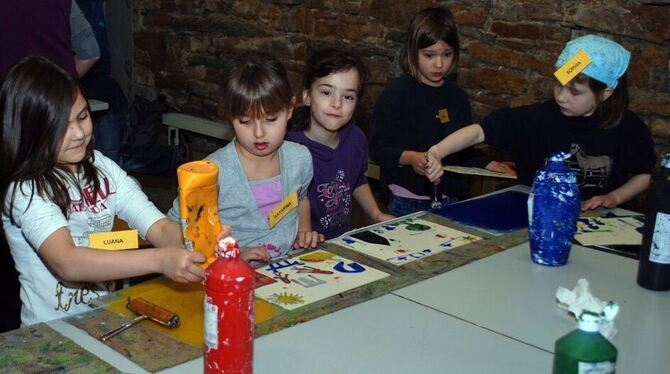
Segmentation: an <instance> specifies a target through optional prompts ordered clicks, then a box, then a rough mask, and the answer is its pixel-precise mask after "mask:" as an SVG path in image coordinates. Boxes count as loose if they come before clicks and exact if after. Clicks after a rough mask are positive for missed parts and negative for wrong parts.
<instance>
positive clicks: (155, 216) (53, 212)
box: [2, 151, 165, 325]
mask: <svg viewBox="0 0 670 374" xmlns="http://www.w3.org/2000/svg"><path fill="white" fill-rule="evenodd" d="M95 166H96V167H97V168H98V170H99V172H100V173H99V179H100V192H99V194H98V199H97V201H96V202H95V203H93V202H92V201H93V199H92V196H91V193H92V187H91V186H82V187H83V188H82V191H83V194H84V196H83V198H82V196H79V194H78V193H77V191H76V190H75V189H74V188H72V189H70V198H71V199H72V202H71V205H70V217H65V216H64V215H63V214H62V213H61V210H60V208H59V207H58V206H57V205H56V204H54V203H53V202H51V201H47V200H45V199H43V198H41V197H39V196H37V195H34V196H33V197H32V202H31V203H30V207H29V209H26V208H27V207H28V202H29V198H30V191H31V184H30V183H23V184H22V186H21V187H22V189H21V188H19V189H18V190H17V191H18V192H17V196H16V198H15V200H14V205H13V208H12V212H13V215H14V219H15V221H16V224H12V223H11V222H10V220H9V217H7V216H5V215H4V214H3V215H2V224H3V228H4V230H5V236H6V237H7V242H8V244H9V247H10V250H11V253H12V256H13V257H14V262H15V263H16V269H17V270H18V272H19V280H20V281H21V293H20V295H21V302H22V303H23V306H22V308H21V322H22V324H24V325H32V324H35V323H38V322H45V321H49V320H52V319H57V318H62V317H65V316H69V315H73V314H77V313H81V312H84V311H86V310H89V308H88V306H87V304H88V303H89V302H90V301H91V300H93V299H95V298H98V297H100V296H103V295H105V294H107V293H108V292H109V291H110V289H111V288H110V287H109V286H108V284H68V285H65V284H63V282H61V281H60V280H59V279H58V278H57V276H56V275H55V274H54V273H53V272H52V271H51V270H50V269H49V267H48V266H47V264H45V263H44V262H43V261H42V259H41V258H40V257H39V255H38V252H39V248H40V246H41V245H42V243H44V241H45V240H46V239H47V238H48V237H49V236H50V235H51V234H53V233H54V232H55V231H56V230H58V229H60V228H61V227H67V228H68V229H69V230H70V234H71V235H72V239H73V241H74V243H75V245H77V246H82V247H86V246H88V235H89V234H90V233H91V232H94V231H111V230H112V225H113V224H114V216H115V215H118V216H119V217H121V218H122V219H123V220H125V221H126V222H128V225H129V226H130V227H133V228H136V229H137V230H138V231H139V233H140V235H142V236H143V237H145V236H146V233H147V231H148V230H149V227H151V225H153V224H154V223H155V222H156V221H158V220H160V219H161V218H164V217H165V215H163V213H161V212H160V211H159V210H158V209H157V208H156V207H155V206H154V205H153V204H152V203H151V202H150V201H149V199H148V198H147V196H146V195H145V194H144V193H143V192H142V190H141V189H140V186H139V185H138V184H137V182H136V181H135V180H134V179H133V178H131V177H129V176H128V175H127V174H126V172H125V171H123V170H122V169H121V168H120V167H119V166H118V165H117V164H115V163H114V162H113V161H112V160H110V159H108V158H107V157H105V156H103V155H102V153H100V152H98V151H95ZM12 188H13V184H12V185H10V189H9V191H10V192H11V191H12ZM9 195H10V194H9V193H8V196H7V199H6V200H5V206H7V205H8V203H9V201H10V196H9Z"/></svg>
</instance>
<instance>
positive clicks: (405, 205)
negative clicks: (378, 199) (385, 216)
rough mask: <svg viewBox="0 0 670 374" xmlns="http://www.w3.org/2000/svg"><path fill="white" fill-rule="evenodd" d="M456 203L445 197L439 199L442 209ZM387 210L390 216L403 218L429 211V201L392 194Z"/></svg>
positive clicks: (452, 199)
mask: <svg viewBox="0 0 670 374" xmlns="http://www.w3.org/2000/svg"><path fill="white" fill-rule="evenodd" d="M457 201H458V199H457V198H453V197H445V198H442V199H440V202H441V203H442V207H445V206H447V205H449V204H453V203H455V202H457ZM388 210H389V214H392V215H394V216H396V217H400V216H404V215H407V214H410V213H414V212H418V211H421V210H430V200H418V199H410V198H407V197H399V196H396V195H394V194H390V196H389V206H388Z"/></svg>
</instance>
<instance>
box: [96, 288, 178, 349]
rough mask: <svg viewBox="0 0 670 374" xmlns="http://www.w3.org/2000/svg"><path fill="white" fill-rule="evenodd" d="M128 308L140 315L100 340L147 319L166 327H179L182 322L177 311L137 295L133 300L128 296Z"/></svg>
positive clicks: (102, 336) (104, 339)
mask: <svg viewBox="0 0 670 374" xmlns="http://www.w3.org/2000/svg"><path fill="white" fill-rule="evenodd" d="M126 308H128V309H130V310H132V311H133V312H134V313H135V314H137V315H138V317H135V318H134V319H132V320H130V321H128V322H126V323H124V324H123V325H121V326H119V327H117V328H115V329H114V330H111V331H109V332H107V333H105V334H103V335H101V336H100V340H102V341H103V342H104V341H106V340H107V339H110V338H111V337H113V336H116V335H118V334H119V333H121V332H123V331H125V330H127V329H129V328H130V327H132V326H134V325H135V324H137V323H138V322H141V321H144V320H145V319H148V320H151V321H154V322H156V323H158V324H159V325H162V326H165V327H179V324H180V320H179V316H178V315H177V314H176V313H173V312H171V311H169V310H167V309H165V308H162V307H160V306H158V305H156V304H152V303H150V302H148V301H146V300H144V299H143V298H141V297H136V298H134V299H132V300H131V299H130V298H128V303H127V304H126Z"/></svg>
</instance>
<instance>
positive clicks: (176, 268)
mask: <svg viewBox="0 0 670 374" xmlns="http://www.w3.org/2000/svg"><path fill="white" fill-rule="evenodd" d="M159 251H160V255H161V260H162V261H161V273H163V274H165V275H166V276H167V277H168V278H170V279H172V280H173V281H175V282H180V283H188V282H200V281H202V280H204V279H205V270H204V269H202V268H200V266H198V265H197V264H199V263H203V262H205V260H206V258H205V255H203V254H202V253H200V252H191V251H187V250H185V249H183V248H177V247H168V248H163V249H160V250H159Z"/></svg>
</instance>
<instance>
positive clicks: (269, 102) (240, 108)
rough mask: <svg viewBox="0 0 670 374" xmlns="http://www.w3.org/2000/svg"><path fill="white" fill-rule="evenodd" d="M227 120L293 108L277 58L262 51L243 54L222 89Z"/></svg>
mask: <svg viewBox="0 0 670 374" xmlns="http://www.w3.org/2000/svg"><path fill="white" fill-rule="evenodd" d="M223 99H224V107H225V116H226V119H227V120H229V121H232V119H233V118H237V117H243V116H251V117H254V118H259V117H261V116H262V115H263V114H264V113H265V114H270V113H277V112H280V111H282V110H286V109H289V108H291V107H292V106H293V92H292V91H291V84H290V83H289V80H288V76H287V74H286V69H284V66H283V65H282V63H281V62H279V60H277V59H276V58H275V57H274V56H271V55H269V54H265V53H261V52H248V53H245V54H243V55H240V56H239V57H238V58H237V59H236V60H235V61H234V63H233V66H232V67H231V69H230V72H229V74H228V80H227V81H226V83H225V86H224V90H223Z"/></svg>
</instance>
